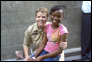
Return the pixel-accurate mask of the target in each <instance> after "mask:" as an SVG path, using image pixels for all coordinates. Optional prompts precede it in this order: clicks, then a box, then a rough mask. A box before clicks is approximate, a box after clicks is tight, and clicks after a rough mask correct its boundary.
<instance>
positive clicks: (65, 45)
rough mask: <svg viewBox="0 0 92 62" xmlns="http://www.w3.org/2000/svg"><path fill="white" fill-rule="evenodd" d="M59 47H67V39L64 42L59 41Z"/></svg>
mask: <svg viewBox="0 0 92 62" xmlns="http://www.w3.org/2000/svg"><path fill="white" fill-rule="evenodd" d="M60 47H61V48H62V49H66V47H67V39H66V40H65V42H61V43H60Z"/></svg>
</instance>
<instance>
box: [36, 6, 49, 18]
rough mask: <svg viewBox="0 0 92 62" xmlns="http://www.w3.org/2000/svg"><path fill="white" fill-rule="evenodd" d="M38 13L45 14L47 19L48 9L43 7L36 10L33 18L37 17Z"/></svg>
mask: <svg viewBox="0 0 92 62" xmlns="http://www.w3.org/2000/svg"><path fill="white" fill-rule="evenodd" d="M38 12H42V13H47V17H48V9H47V8H45V7H40V8H38V9H37V10H36V12H35V16H36V15H37V13H38Z"/></svg>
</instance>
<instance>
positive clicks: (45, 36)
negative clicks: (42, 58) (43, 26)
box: [34, 32, 47, 58]
mask: <svg viewBox="0 0 92 62" xmlns="http://www.w3.org/2000/svg"><path fill="white" fill-rule="evenodd" d="M46 43H47V35H46V32H44V33H43V40H42V43H41V45H40V47H39V48H38V50H37V52H36V54H35V56H34V57H35V58H36V57H37V56H38V55H39V54H40V53H41V52H42V51H43V49H44V47H45V45H46Z"/></svg>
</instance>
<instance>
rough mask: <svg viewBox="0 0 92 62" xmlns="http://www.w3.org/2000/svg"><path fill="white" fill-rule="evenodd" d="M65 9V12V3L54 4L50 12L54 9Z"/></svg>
mask: <svg viewBox="0 0 92 62" xmlns="http://www.w3.org/2000/svg"><path fill="white" fill-rule="evenodd" d="M60 9H61V10H63V12H64V9H65V6H64V5H55V6H53V7H52V8H51V10H50V14H51V13H52V12H54V11H57V10H60Z"/></svg>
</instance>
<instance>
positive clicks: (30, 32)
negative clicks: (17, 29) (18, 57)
mask: <svg viewBox="0 0 92 62" xmlns="http://www.w3.org/2000/svg"><path fill="white" fill-rule="evenodd" d="M42 37H43V30H42V29H38V27H37V23H34V24H33V25H31V26H29V27H28V29H27V30H26V31H25V36H24V43H23V46H28V47H30V46H31V48H34V49H37V48H38V47H39V45H40V44H41V42H42Z"/></svg>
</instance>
